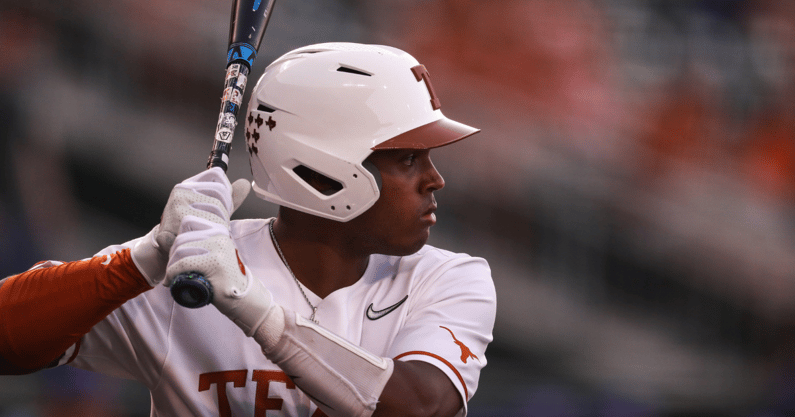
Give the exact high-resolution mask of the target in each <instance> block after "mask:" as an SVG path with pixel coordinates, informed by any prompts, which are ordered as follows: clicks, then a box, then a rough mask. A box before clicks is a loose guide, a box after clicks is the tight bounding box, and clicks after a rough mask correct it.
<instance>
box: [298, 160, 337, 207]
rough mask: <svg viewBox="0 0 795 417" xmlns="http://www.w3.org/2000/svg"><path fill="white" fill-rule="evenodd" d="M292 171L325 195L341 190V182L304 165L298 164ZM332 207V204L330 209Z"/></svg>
mask: <svg viewBox="0 0 795 417" xmlns="http://www.w3.org/2000/svg"><path fill="white" fill-rule="evenodd" d="M293 172H295V175H298V177H299V178H301V179H302V180H304V181H305V182H306V183H307V184H309V185H310V186H311V187H312V188H314V189H315V190H317V191H318V192H319V193H320V194H323V195H325V196H330V195H334V194H336V193H338V192H339V191H340V190H342V183H340V182H339V181H336V180H334V179H332V178H329V177H327V176H325V175H323V174H321V173H319V172H317V171H315V170H314V169H312V168H309V167H307V166H305V165H298V166H297V167H295V168H293ZM333 209H334V207H333V206H332V210H333Z"/></svg>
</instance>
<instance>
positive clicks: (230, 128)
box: [171, 0, 276, 308]
mask: <svg viewBox="0 0 795 417" xmlns="http://www.w3.org/2000/svg"><path fill="white" fill-rule="evenodd" d="M263 2H264V3H263ZM275 2H276V0H234V1H233V4H232V18H231V24H230V26H229V50H228V52H227V56H226V62H227V64H226V78H225V81H224V94H223V98H222V99H221V111H220V114H219V115H218V124H217V125H216V128H215V139H214V141H213V149H212V151H211V152H210V157H209V159H208V160H207V168H208V169H209V168H213V167H220V168H221V169H223V170H224V171H226V170H227V168H228V167H229V151H231V150H232V136H233V135H234V132H235V128H236V127H237V113H238V111H239V110H240V106H241V104H242V101H243V93H244V92H245V91H246V83H247V82H248V75H249V72H250V71H251V66H252V65H253V63H254V59H255V58H256V57H257V51H258V50H259V46H260V43H262V36H263V35H264V34H265V28H266V27H267V26H268V20H270V16H271V11H272V9H273V5H274V3H275ZM171 296H172V297H173V298H174V301H176V302H177V304H179V305H181V306H183V307H188V308H199V307H203V306H206V305H207V304H210V303H211V302H212V300H213V286H212V284H210V281H207V279H205V277H204V276H203V275H202V274H201V273H200V272H195V271H193V272H186V273H182V274H179V275H177V276H176V277H175V278H174V281H173V282H172V283H171Z"/></svg>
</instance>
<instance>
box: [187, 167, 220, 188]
mask: <svg viewBox="0 0 795 417" xmlns="http://www.w3.org/2000/svg"><path fill="white" fill-rule="evenodd" d="M182 182H183V183H198V182H205V183H212V182H215V183H219V184H223V185H225V186H226V187H229V185H230V184H229V178H228V177H227V176H226V172H224V170H223V169H221V168H219V167H213V168H210V169H208V170H205V171H202V172H200V173H198V174H196V175H194V176H192V177H190V178H188V179H186V180H185V181H182Z"/></svg>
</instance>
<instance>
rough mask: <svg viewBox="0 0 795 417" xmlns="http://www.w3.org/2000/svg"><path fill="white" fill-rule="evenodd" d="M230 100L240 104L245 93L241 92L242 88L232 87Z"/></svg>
mask: <svg viewBox="0 0 795 417" xmlns="http://www.w3.org/2000/svg"><path fill="white" fill-rule="evenodd" d="M229 101H230V102H232V103H235V105H237V106H239V105H240V102H242V101H243V93H241V92H240V90H238V89H236V88H234V89H232V97H230V98H229Z"/></svg>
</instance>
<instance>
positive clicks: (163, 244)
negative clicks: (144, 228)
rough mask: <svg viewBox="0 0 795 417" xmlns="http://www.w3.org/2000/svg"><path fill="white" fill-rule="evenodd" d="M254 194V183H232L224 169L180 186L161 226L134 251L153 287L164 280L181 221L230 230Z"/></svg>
mask: <svg viewBox="0 0 795 417" xmlns="http://www.w3.org/2000/svg"><path fill="white" fill-rule="evenodd" d="M249 191H251V183H249V182H248V181H247V180H245V179H239V180H237V181H235V183H234V184H230V183H229V179H228V178H227V177H226V173H224V171H223V170H222V169H221V168H212V169H208V170H206V171H203V172H201V173H199V174H198V175H194V176H193V177H190V178H188V179H186V180H185V181H183V182H181V183H179V184H177V185H176V186H175V187H174V189H172V190H171V195H170V196H169V198H168V202H167V203H166V207H165V209H164V210H163V216H162V217H161V219H160V224H159V225H157V226H155V228H154V229H152V231H150V232H149V233H148V234H147V235H146V236H144V238H143V239H141V240H140V241H139V242H138V243H137V244H136V245H135V247H133V250H132V258H133V261H134V262H135V265H136V266H137V267H138V270H139V271H141V274H143V276H144V277H145V278H146V279H147V281H149V284H150V285H152V286H153V287H154V286H156V285H157V284H158V283H160V282H161V281H162V280H163V278H164V277H165V273H166V265H167V263H168V254H169V251H170V249H171V246H172V244H173V243H174V239H175V238H176V236H177V234H178V232H179V228H180V224H181V222H182V219H183V218H184V217H185V216H189V215H190V216H194V217H197V218H201V219H205V220H208V221H210V222H213V223H216V224H219V225H222V226H223V227H225V228H227V229H228V228H229V219H230V217H231V216H232V213H234V211H235V210H237V208H238V207H240V205H241V204H242V203H243V201H244V200H245V199H246V196H248V193H249Z"/></svg>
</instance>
